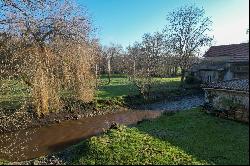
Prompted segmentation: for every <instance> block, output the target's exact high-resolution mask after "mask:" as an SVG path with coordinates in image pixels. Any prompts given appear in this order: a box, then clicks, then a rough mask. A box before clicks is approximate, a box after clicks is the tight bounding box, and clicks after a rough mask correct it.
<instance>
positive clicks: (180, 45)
mask: <svg viewBox="0 0 250 166" xmlns="http://www.w3.org/2000/svg"><path fill="white" fill-rule="evenodd" d="M167 21H168V25H167V26H166V28H165V34H166V39H167V41H168V45H169V47H170V48H171V50H172V53H173V54H175V55H176V56H177V57H178V60H179V64H180V67H181V73H182V77H181V81H182V82H183V80H184V73H185V71H186V70H187V69H188V68H189V67H190V65H191V64H190V63H189V62H190V61H189V59H190V57H192V56H194V55H195V54H196V53H197V52H200V50H201V48H202V47H204V46H208V45H210V44H211V41H212V40H213V38H212V37H210V36H209V34H208V32H209V31H210V30H211V29H210V26H211V24H212V21H211V19H210V18H209V17H206V16H205V11H204V9H200V8H198V7H195V6H185V7H181V8H179V9H177V10H174V11H173V12H171V13H169V14H168V17H167Z"/></svg>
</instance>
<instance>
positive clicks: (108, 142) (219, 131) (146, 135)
mask: <svg viewBox="0 0 250 166" xmlns="http://www.w3.org/2000/svg"><path fill="white" fill-rule="evenodd" d="M117 163H119V164H164V165H168V164H181V165H186V164H216V165H221V164H223V165H228V164H230V165H232V164H236V165H239V164H240V165H241V164H242V165H248V164H249V126H248V125H246V124H241V123H238V122H234V121H229V120H225V119H221V118H217V117H213V116H210V115H208V114H206V113H204V112H202V111H201V109H199V108H198V109H192V110H189V111H181V112H178V113H173V114H168V113H166V114H164V115H162V116H161V117H159V118H157V119H154V120H147V121H143V122H140V123H139V124H137V125H132V126H130V128H127V127H124V126H121V127H117V128H113V129H111V130H108V131H107V132H105V133H104V134H103V135H101V136H97V137H92V138H90V139H87V140H85V141H83V142H81V143H80V144H77V145H74V146H72V147H70V148H68V149H66V150H64V151H62V152H60V153H56V154H53V155H49V156H46V157H41V158H38V159H34V160H30V161H25V162H19V163H16V162H15V163H12V164H117Z"/></svg>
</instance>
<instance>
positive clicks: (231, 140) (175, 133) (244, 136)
mask: <svg viewBox="0 0 250 166" xmlns="http://www.w3.org/2000/svg"><path fill="white" fill-rule="evenodd" d="M136 127H137V128H138V129H139V130H140V131H142V132H146V133H149V134H150V135H151V136H153V137H155V138H159V139H161V140H162V141H165V142H170V143H171V144H172V145H174V146H177V147H179V148H181V149H182V150H184V151H185V152H186V153H188V154H191V155H193V156H196V157H197V158H198V159H200V160H206V161H207V162H209V163H212V164H226V165H228V164H236V165H237V164H249V126H248V125H246V124H241V123H238V122H234V121H229V120H224V119H220V118H217V117H213V116H209V115H207V114H205V113H204V112H201V111H199V110H198V109H195V110H191V111H186V112H181V113H177V114H176V115H174V116H162V117H160V118H159V119H157V120H154V121H153V122H145V123H143V124H140V125H138V126H136Z"/></svg>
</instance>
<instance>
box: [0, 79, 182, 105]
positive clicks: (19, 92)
mask: <svg viewBox="0 0 250 166" xmlns="http://www.w3.org/2000/svg"><path fill="white" fill-rule="evenodd" d="M155 80H156V84H155V85H154V86H153V91H154V92H163V91H166V90H169V89H171V87H172V89H173V88H175V89H176V87H178V86H179V84H180V78H179V77H177V78H155ZM107 82H108V79H107V77H106V76H102V77H101V79H100V86H99V88H98V90H97V91H96V99H97V100H108V99H113V98H115V97H124V96H128V95H131V96H133V95H138V94H139V92H138V90H137V89H136V87H135V86H134V85H133V84H132V82H131V81H129V80H128V78H127V77H126V76H125V75H113V76H112V78H111V83H110V84H108V85H107ZM0 87H1V88H0V106H1V108H7V109H15V108H20V107H21V105H22V103H24V101H25V100H27V99H28V98H29V96H30V93H29V88H28V87H27V86H26V85H25V84H24V83H23V82H22V81H19V80H0ZM61 95H62V96H65V95H67V92H62V93H61Z"/></svg>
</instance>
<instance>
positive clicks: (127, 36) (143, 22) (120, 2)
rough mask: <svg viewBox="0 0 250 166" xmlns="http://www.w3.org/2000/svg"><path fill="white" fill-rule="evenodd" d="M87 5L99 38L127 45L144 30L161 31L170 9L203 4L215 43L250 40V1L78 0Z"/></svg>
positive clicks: (139, 36) (137, 39)
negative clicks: (249, 29)
mask: <svg viewBox="0 0 250 166" xmlns="http://www.w3.org/2000/svg"><path fill="white" fill-rule="evenodd" d="M77 3H78V4H80V5H83V6H86V7H87V9H88V11H89V14H90V15H91V17H92V20H93V22H94V25H95V27H97V28H98V31H97V32H98V33H97V35H98V37H99V38H100V41H101V43H102V44H104V45H109V44H110V43H111V42H113V43H119V44H122V46H124V47H126V46H128V45H129V44H133V43H134V42H135V41H140V40H141V37H142V35H143V34H144V33H153V32H155V31H161V29H162V28H163V27H164V25H166V24H167V21H166V15H167V13H168V12H170V11H172V10H174V9H176V8H178V7H180V6H183V5H188V4H195V5H196V6H198V7H203V8H204V9H205V11H206V15H207V16H211V19H212V21H213V26H212V28H213V31H212V32H211V34H212V35H214V38H215V40H214V45H223V44H233V43H241V42H246V41H248V36H247V35H246V29H247V28H248V27H249V0H77Z"/></svg>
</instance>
